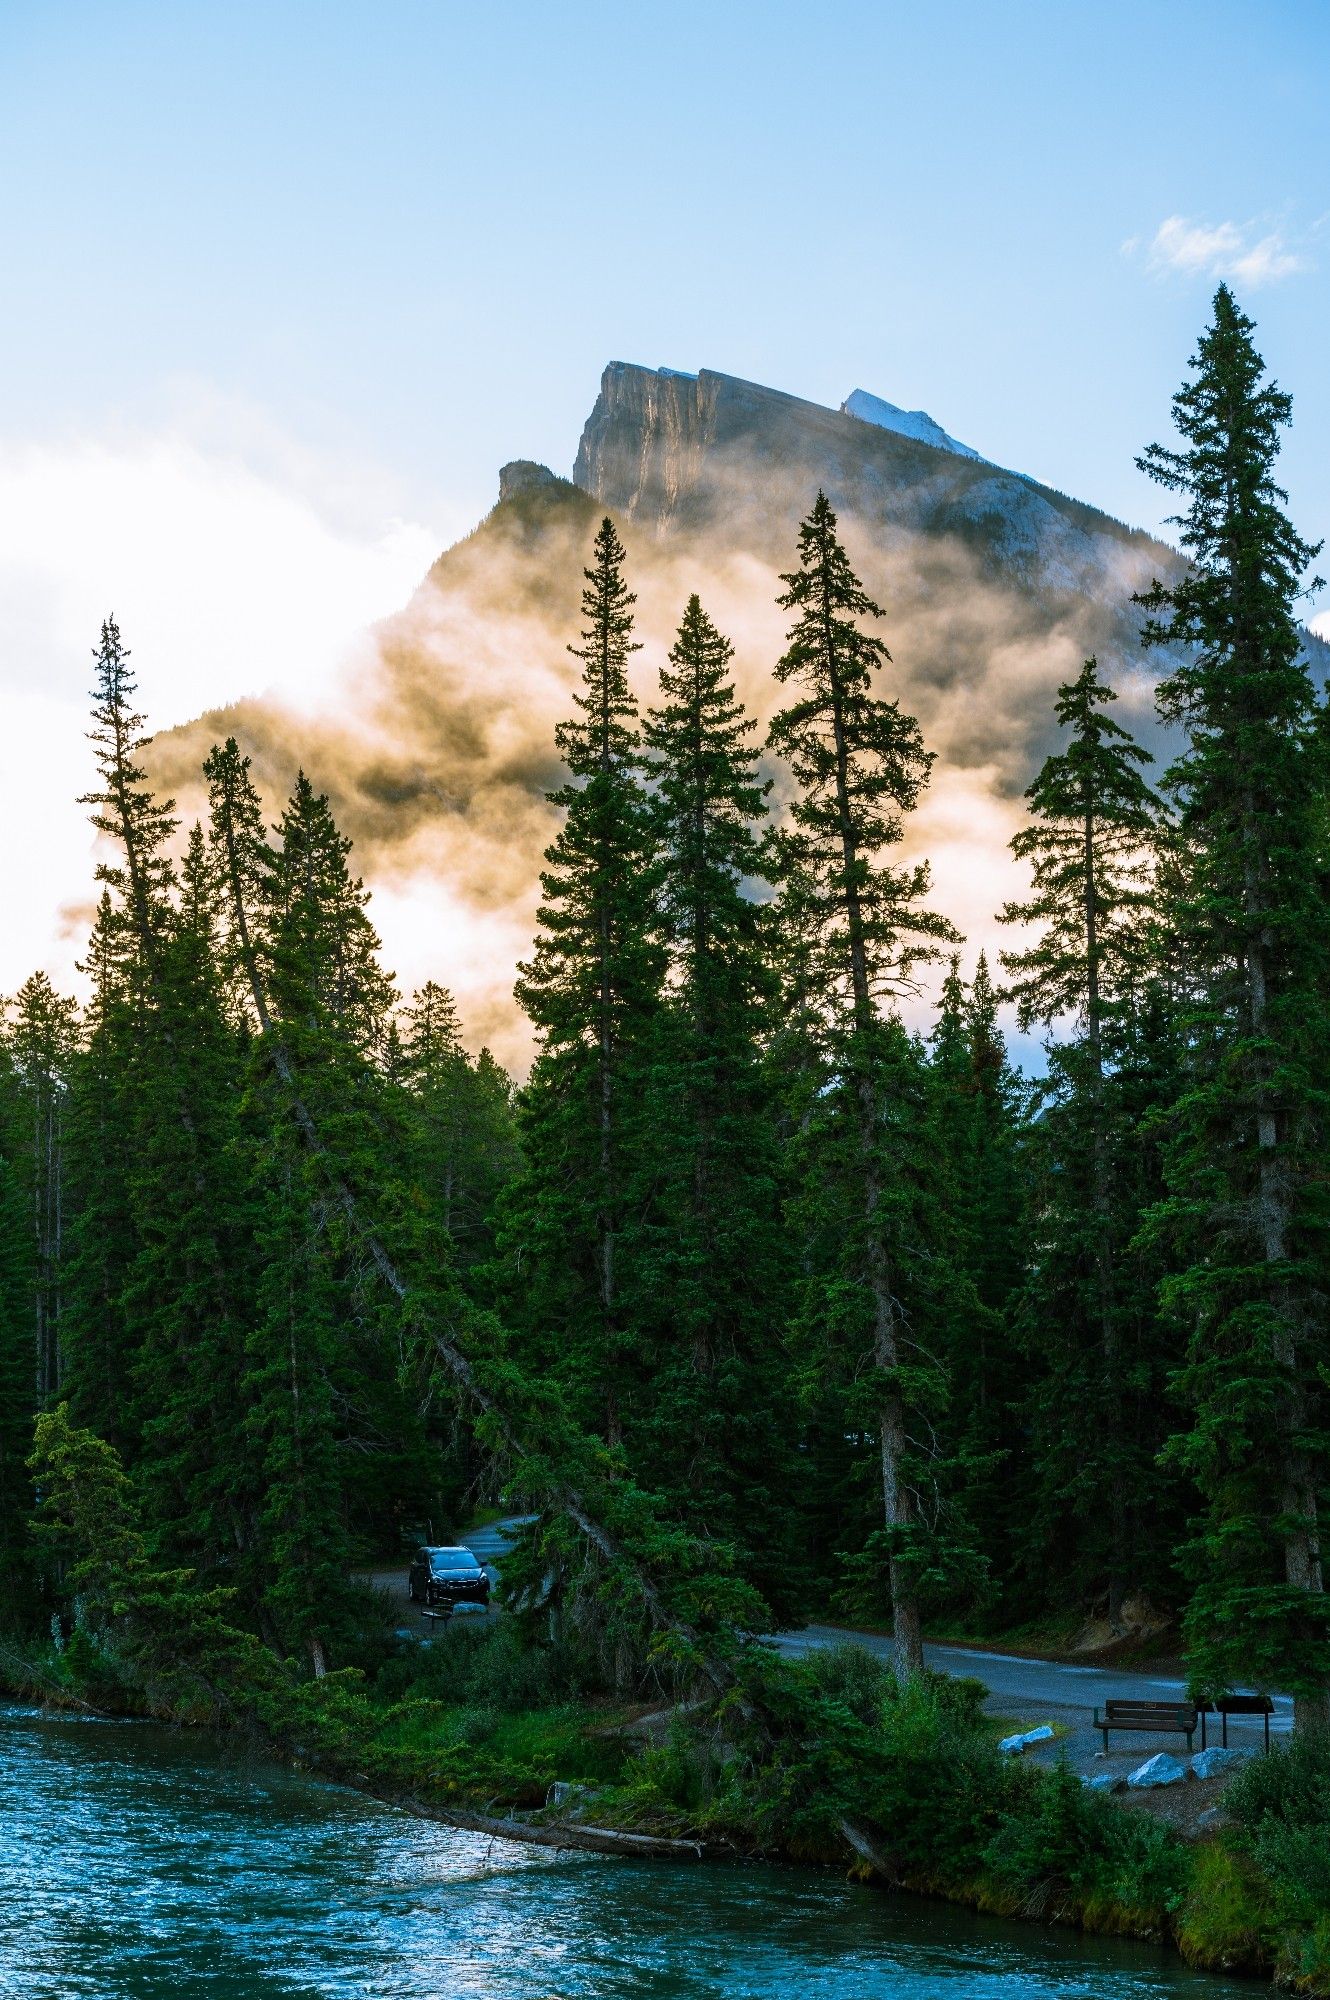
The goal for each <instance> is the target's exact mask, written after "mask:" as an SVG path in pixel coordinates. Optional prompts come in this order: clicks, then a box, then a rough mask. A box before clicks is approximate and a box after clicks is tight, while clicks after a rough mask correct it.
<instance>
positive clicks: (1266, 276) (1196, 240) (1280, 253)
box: [1122, 215, 1310, 290]
mask: <svg viewBox="0 0 1330 2000" xmlns="http://www.w3.org/2000/svg"><path fill="white" fill-rule="evenodd" d="M1122 247H1123V250H1124V252H1125V253H1126V254H1128V255H1132V254H1134V253H1135V252H1137V251H1138V250H1139V249H1140V248H1141V242H1140V239H1139V238H1138V237H1133V238H1132V239H1131V240H1130V242H1128V243H1124V244H1123V246H1122ZM1145 260H1146V268H1147V269H1148V270H1150V271H1152V272H1154V273H1155V274H1156V275H1158V276H1163V275H1165V274H1167V273H1169V272H1180V273H1182V275H1183V276H1185V277H1205V278H1231V279H1233V281H1234V282H1235V283H1236V284H1240V285H1245V286H1246V287H1247V288H1248V289H1249V290H1255V289H1256V288H1257V287H1258V286H1261V285H1272V284H1275V283H1277V282H1278V280H1279V279H1281V278H1291V277H1293V276H1295V275H1296V274H1297V273H1298V272H1299V271H1305V270H1308V269H1309V268H1310V266H1309V263H1308V260H1307V258H1306V257H1305V256H1304V255H1303V254H1302V253H1301V251H1299V250H1296V249H1294V248H1292V247H1291V246H1290V244H1289V241H1288V238H1287V236H1286V235H1285V233H1284V231H1283V230H1282V229H1279V228H1275V229H1267V230H1265V232H1264V234H1262V233H1261V225H1260V224H1258V223H1255V222H1216V223H1207V222H1194V221H1192V220H1191V219H1190V218H1189V217H1187V216H1185V215H1170V216H1168V217H1167V218H1166V219H1165V220H1164V221H1163V222H1161V223H1160V225H1159V227H1158V229H1157V230H1156V231H1155V233H1154V236H1153V237H1152V238H1151V240H1150V242H1149V244H1148V245H1147V246H1145Z"/></svg>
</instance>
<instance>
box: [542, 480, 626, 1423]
mask: <svg viewBox="0 0 1330 2000" xmlns="http://www.w3.org/2000/svg"><path fill="white" fill-rule="evenodd" d="M623 562H624V549H623V545H622V543H621V542H620V540H619V537H618V535H617V534H616V532H615V529H614V524H613V522H612V521H610V520H609V519H608V517H607V518H606V519H605V520H604V521H603V522H602V524H601V526H600V529H599V531H598V533H597V535H596V539H595V547H594V554H593V561H592V565H591V567H590V568H589V569H587V570H586V571H585V572H584V575H585V579H586V588H585V589H584V591H583V593H582V612H583V617H584V619H585V624H584V626H583V630H582V635H581V642H580V644H578V645H576V646H570V647H569V651H570V652H571V653H572V655H573V657H574V658H575V659H578V660H580V661H581V663H582V692H581V693H580V694H577V695H575V696H574V701H575V702H576V705H577V708H578V710H579V714H578V715H577V716H576V717H575V718H574V719H573V720H571V721H569V722H565V723H561V724H560V726H559V729H558V731H557V732H556V741H557V744H558V747H559V750H560V752H561V754H562V756H563V759H564V762H565V763H566V765H567V767H568V771H569V774H570V782H569V783H568V784H567V785H565V786H563V787H562V788H561V790H559V791H557V792H555V793H552V794H551V801H552V803H553V804H554V805H556V806H558V807H560V808H561V809H562V811H563V813H564V815H565V817H564V823H563V826H562V828H561V829H560V832H559V835H558V838H557V839H556V840H555V842H554V844H553V845H552V846H551V847H550V848H549V849H548V850H547V852H546V857H545V858H546V863H547V867H546V869H545V871H544V872H543V874H542V875H541V886H542V889H543V891H544V901H543V902H542V904H541V908H540V912H539V923H540V930H539V932H538V934H537V937H536V944H535V950H534V953H533V955H532V958H531V961H530V963H529V964H527V965H524V966H523V967H522V968H521V976H520V979H519V981H518V986H517V996H518V999H519V1001H520V1002H521V1004H522V1006H523V1007H524V1008H525V1009H526V1012H527V1013H528V1015H529V1016H530V1018H531V1021H532V1023H533V1024H534V1026H535V1029H536V1032H537V1035H538V1037H539V1042H540V1050H539V1054H538V1056H537V1058H536V1062H535V1065H534V1067H533V1070H532V1074H531V1080H530V1083H529V1085H528V1087H527V1089H526V1092H525V1093H524V1097H523V1110H522V1136H523V1145H524V1153H525V1158H526V1163H527V1164H526V1172H525V1175H524V1177H523V1179H522V1181H521V1182H520V1183H519V1186H518V1187H517V1189H516V1190H515V1191H514V1194H513V1197H512V1199H511V1200H510V1202H509V1204H508V1205H507V1213H506V1220H505V1226H504V1238H505V1241H504V1245H503V1247H504V1253H505V1256H506V1258H507V1259H508V1263H509V1268H510V1270H512V1269H514V1268H515V1265H516V1262H517V1261H518V1260H520V1264H521V1280H520V1293H521V1299H520V1301H515V1303H517V1304H518V1305H519V1309H520V1310H521V1316H522V1318H523V1320H524V1321H525V1323H526V1325H527V1328H528V1331H529V1332H530V1333H531V1334H532V1335H533V1337H534V1341H535V1346H534V1350H533V1358H534V1359H535V1360H536V1361H537V1362H538V1364H540V1365H548V1364H550V1363H552V1362H554V1361H555V1360H556V1358H557V1365H558V1368H559V1372H560V1373H561V1374H562V1375H563V1377H564V1379H565V1381H566V1382H567V1383H568V1385H569V1387H570V1388H571V1389H573V1391H574V1393H575V1396H576V1399H577V1404H578V1406H579V1408H580V1409H581V1411H582V1413H583V1414H584V1417H585V1419H586V1421H587V1422H589V1423H594V1424H595V1426H596V1428H598V1429H599V1430H601V1431H602V1432H603V1434H604V1436H605V1437H606V1438H607V1439H608V1440H609V1441H610V1442H611V1443H617V1442H619V1441H620V1440H621V1438H622V1436H623V1431H624V1424H625V1416H626V1410H625V1405H626V1403H627V1402H628V1401H630V1400H631V1398H632V1397H633V1396H634V1394H635V1393H636V1391H637V1389H638V1388H639V1386H640V1382H641V1357H640V1354H639V1353H638V1352H637V1347H638V1343H637V1339H636V1335H635V1332H634V1329H633V1328H632V1327H631V1326H630V1325H629V1324H628V1321H627V1317H626V1314H625V1311H624V1305H623V1299H622V1290H623V1273H622V1271H621V1269H620V1247H621V1237H622V1234H623V1228H624V1222H625V1204H626V1200H627V1187H628V1180H629V1176H630V1160H631V1152H632V1144H633V1131H634V1118H635V1107H636V1106H637V1104H638V1103H639V1101H640V1088H639V1086H640V1081H641V1076H642V1070H643V1064H644V1061H645V1056H646V1045H647V1039H648V1033H649V1028H650V1024H651V1021H652V1018H653V1016H654V1014H655V1011H656V1008H657V1005H658V1001H659V995H660V988H661V982H662V979H663V975H664V950H663V947H662V944H661V941H660V935H659V915H658V911H657V897H658V888H659V864H658V859H657V840H656V833H655V823H654V819H653V815H652V812H651V809H650V805H649V802H648V799H647V797H646V794H645V791H644V788H643V784H642V753H641V745H640V736H639V729H638V720H637V703H636V701H635V699H634V697H633V695H632V692H631V690H630V688H629V685H628V661H629V658H630V656H631V654H632V653H633V652H634V651H635V650H636V646H635V643H634V641H633V638H632V629H633V613H632V607H633V604H634V602H635V598H634V596H633V593H632V592H631V591H630V590H629V589H628V587H627V585H626V584H625V582H624V578H623ZM597 1406H598V1407H597Z"/></svg>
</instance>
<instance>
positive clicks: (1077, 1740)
mask: <svg viewBox="0 0 1330 2000" xmlns="http://www.w3.org/2000/svg"><path fill="white" fill-rule="evenodd" d="M519 1525H520V1520H519V1519H517V1518H514V1519H509V1520H504V1521H495V1522H493V1523H492V1524H491V1525H490V1526H489V1527H486V1528H475V1529H473V1530H472V1531H471V1533H470V1534H468V1535H466V1536H465V1537H464V1542H465V1546H466V1547H467V1548H469V1549H470V1550H472V1552H473V1553H474V1554H475V1555H476V1556H478V1557H479V1558H480V1560H481V1562H483V1563H484V1565H485V1567H486V1569H487V1570H488V1571H489V1574H490V1580H491V1582H493V1581H495V1580H496V1579H497V1577H498V1564H499V1562H500V1561H501V1560H502V1557H503V1553H504V1550H505V1549H506V1547H507V1546H508V1544H509V1542H510V1541H511V1539H512V1531H513V1530H514V1529H515V1528H516V1527H518V1526H519ZM375 1581H376V1582H378V1583H380V1584H384V1585H387V1586H388V1587H389V1588H391V1589H392V1590H393V1592H394V1595H395V1596H396V1595H398V1594H399V1592H400V1597H401V1602H402V1610H403V1615H404V1618H406V1619H409V1622H410V1624H411V1625H413V1626H420V1625H424V1624H425V1623H426V1622H427V1618H426V1614H423V1613H422V1612H421V1611H420V1609H419V1608H418V1607H417V1606H415V1605H412V1604H409V1603H408V1602H407V1600H406V1572H405V1570H402V1571H400V1572H397V1571H393V1572H382V1573H380V1574H379V1575H378V1576H376V1578H375ZM775 1643H776V1645H777V1646H778V1647H779V1649H780V1651H781V1652H782V1653H785V1654H787V1655H788V1656H789V1657H791V1658H798V1657H799V1655H800V1654H803V1653H808V1652H811V1651H813V1650H814V1649H815V1648H819V1647H825V1646H843V1645H852V1646H862V1647H863V1649H864V1651H865V1652H867V1653H872V1654H874V1655H875V1656H876V1657H877V1658H878V1659H882V1660H889V1659H890V1658H891V1655H892V1643H891V1640H890V1639H888V1638H886V1637H885V1636H883V1635H881V1634H877V1633H872V1632H850V1631H846V1630H845V1629H844V1628H843V1627H841V1626H837V1625H806V1626H805V1627H804V1628H803V1630H802V1631H799V1632H782V1633H780V1634H779V1635H778V1636H777V1638H776V1641H775ZM924 1657H925V1658H926V1659H927V1661H928V1664H929V1666H930V1667H933V1668H934V1669H935V1670H936V1671H937V1672H938V1673H943V1674H955V1675H957V1676H960V1677H968V1678H971V1679H974V1680H980V1681H982V1682H983V1683H984V1685H985V1687H986V1688H987V1689H988V1698H987V1700H986V1702H985V1704H984V1706H985V1707H986V1709H987V1710H988V1712H989V1714H991V1715H1001V1716H1004V1717H1009V1718H1010V1719H1011V1721H1012V1722H1013V1724H1016V1725H1019V1724H1022V1723H1024V1724H1027V1725H1032V1724H1037V1723H1040V1722H1051V1723H1053V1724H1054V1725H1055V1726H1057V1727H1058V1728H1059V1730H1060V1732H1065V1734H1061V1733H1060V1735H1059V1744H1060V1745H1061V1746H1062V1748H1064V1749H1065V1750H1066V1752H1067V1753H1068V1754H1070V1756H1071V1758H1072V1760H1073V1762H1074V1763H1075V1764H1076V1765H1077V1766H1078V1767H1082V1766H1088V1765H1089V1764H1090V1763H1092V1762H1093V1763H1097V1764H1098V1765H1099V1767H1100V1768H1103V1767H1104V1760H1103V1759H1102V1757H1101V1756H1100V1754H1099V1753H1100V1751H1101V1748H1102V1738H1100V1737H1099V1736H1098V1735H1097V1734H1096V1733H1095V1731H1094V1729H1093V1727H1092V1718H1093V1713H1094V1710H1095V1708H1096V1707H1101V1706H1102V1705H1103V1703H1104V1702H1105V1701H1108V1700H1110V1699H1112V1698H1114V1697H1116V1698H1120V1699H1126V1700H1135V1701H1169V1700H1177V1699H1180V1698H1181V1697H1182V1695H1183V1694H1184V1692H1185V1684H1184V1683H1183V1682H1182V1681H1180V1680H1170V1679H1166V1678H1162V1677H1159V1676H1156V1675H1152V1674H1144V1673H1140V1672H1136V1671H1133V1670H1124V1669H1121V1668H1117V1667H1102V1666H1067V1665H1063V1664H1061V1663H1059V1662H1058V1661H1056V1660H1029V1659H1024V1658H1022V1657H1021V1656H1020V1655H1018V1654H1015V1653H995V1652H985V1651H982V1650H980V1649H979V1648H977V1647H969V1646H934V1645H928V1646H925V1648H924ZM1213 1722H1214V1739H1213V1740H1215V1741H1218V1733H1219V1723H1218V1718H1217V1717H1216V1718H1213ZM1292 1727H1293V1703H1292V1701H1291V1700H1290V1698H1289V1697H1288V1696H1287V1695H1276V1696H1275V1713H1274V1715H1273V1717H1272V1718H1271V1733H1272V1734H1273V1735H1276V1736H1286V1735H1287V1734H1288V1733H1289V1731H1290V1730H1291V1729H1292ZM1228 1732H1229V1734H1228V1740H1229V1742H1230V1743H1231V1744H1238V1745H1250V1746H1252V1747H1255V1746H1257V1745H1258V1744H1259V1743H1260V1742H1261V1739H1262V1730H1261V1723H1260V1720H1259V1718H1256V1717H1244V1716H1234V1717H1231V1718H1230V1721H1229V1725H1228ZM1109 1741H1110V1742H1111V1743H1112V1745H1113V1749H1112V1750H1111V1751H1110V1753H1109V1764H1110V1766H1111V1767H1113V1768H1116V1766H1117V1765H1118V1764H1119V1763H1123V1764H1124V1765H1126V1766H1130V1765H1134V1764H1138V1763H1139V1762H1140V1761H1141V1759H1142V1757H1144V1756H1149V1755H1150V1754H1151V1752H1152V1751H1154V1750H1159V1749H1176V1750H1182V1749H1183V1748H1184V1747H1185V1746H1184V1745H1183V1742H1182V1739H1181V1737H1177V1738H1169V1737H1162V1736H1126V1735H1117V1734H1116V1733H1115V1734H1114V1735H1113V1736H1111V1737H1110V1739H1109ZM1198 1747H1199V1744H1198ZM1040 1754H1042V1755H1045V1756H1056V1755H1057V1754H1059V1750H1058V1747H1057V1746H1053V1747H1052V1748H1051V1749H1049V1750H1046V1751H1044V1752H1042V1753H1040Z"/></svg>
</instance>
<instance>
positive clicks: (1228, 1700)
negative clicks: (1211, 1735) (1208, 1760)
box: [1199, 1694, 1275, 1756]
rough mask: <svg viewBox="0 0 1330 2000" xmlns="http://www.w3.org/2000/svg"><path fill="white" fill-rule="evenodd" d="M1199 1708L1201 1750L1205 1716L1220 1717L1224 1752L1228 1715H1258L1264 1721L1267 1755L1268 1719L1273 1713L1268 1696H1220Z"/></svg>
mask: <svg viewBox="0 0 1330 2000" xmlns="http://www.w3.org/2000/svg"><path fill="white" fill-rule="evenodd" d="M1199 1707H1200V1711H1201V1748H1202V1750H1204V1748H1205V1718H1206V1716H1207V1715H1218V1716H1222V1718H1223V1733H1222V1741H1223V1745H1224V1748H1225V1749H1226V1750H1227V1748H1228V1718H1229V1717H1230V1715H1259V1716H1261V1717H1263V1719H1264V1721H1265V1749H1266V1755H1267V1756H1268V1755H1269V1752H1270V1717H1271V1716H1272V1715H1273V1714H1274V1712H1275V1705H1274V1703H1273V1702H1272V1701H1271V1699H1270V1697H1269V1695H1268V1694H1221V1695H1218V1696H1217V1697H1216V1699H1215V1700H1214V1701H1203V1702H1201V1703H1200V1704H1199Z"/></svg>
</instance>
